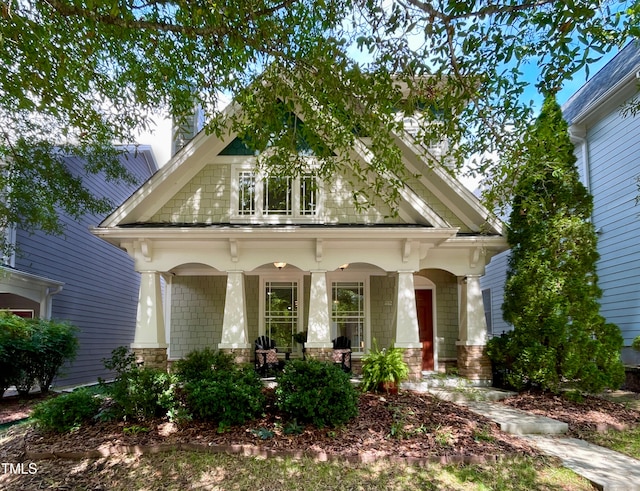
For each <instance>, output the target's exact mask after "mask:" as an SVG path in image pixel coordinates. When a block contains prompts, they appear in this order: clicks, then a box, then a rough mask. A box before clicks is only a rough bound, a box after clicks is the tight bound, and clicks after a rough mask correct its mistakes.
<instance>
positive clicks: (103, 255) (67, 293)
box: [0, 146, 157, 386]
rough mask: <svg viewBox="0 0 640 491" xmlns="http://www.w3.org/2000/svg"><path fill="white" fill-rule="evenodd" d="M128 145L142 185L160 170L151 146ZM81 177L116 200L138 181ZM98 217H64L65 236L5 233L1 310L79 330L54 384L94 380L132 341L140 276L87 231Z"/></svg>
mask: <svg viewBox="0 0 640 491" xmlns="http://www.w3.org/2000/svg"><path fill="white" fill-rule="evenodd" d="M126 150H127V151H126V152H125V153H124V154H123V155H122V157H121V159H122V161H123V163H124V164H125V165H126V166H127V168H128V169H129V170H130V172H131V173H132V174H133V175H134V176H135V178H136V180H137V181H138V184H141V183H142V182H144V181H145V180H146V179H147V178H149V176H150V175H152V174H153V173H154V172H155V171H156V170H157V165H156V162H155V159H154V157H153V154H152V152H151V148H150V147H146V146H140V147H138V148H137V149H133V148H130V149H126ZM66 162H67V165H68V166H69V168H70V169H71V170H72V171H77V172H80V171H81V170H82V168H83V162H82V161H80V160H79V159H77V158H70V157H69V158H67V159H66ZM85 179H86V181H85V182H86V185H87V187H88V188H89V189H90V190H91V191H92V192H93V193H94V194H95V195H96V196H99V197H108V198H109V199H111V200H112V201H113V203H115V204H119V203H121V202H123V201H124V200H125V199H126V198H128V197H129V196H130V195H131V193H132V192H133V191H135V189H136V185H128V184H114V183H113V182H107V181H106V180H105V179H104V177H103V176H101V175H90V176H87V177H86V178H85ZM103 219H104V216H96V215H86V216H84V217H83V218H81V219H79V220H75V219H73V218H71V217H69V216H62V220H63V222H64V224H65V233H64V235H62V236H53V235H48V234H45V233H43V232H39V231H38V232H35V233H33V234H30V233H28V232H26V231H24V230H20V229H17V230H12V231H10V232H9V238H10V240H11V241H12V242H13V243H14V244H15V247H16V248H17V253H16V254H14V255H13V256H11V257H6V258H4V260H3V265H2V266H0V309H12V310H16V311H19V312H20V313H22V314H23V315H27V316H34V317H41V318H53V319H56V320H65V321H68V322H70V323H71V324H73V325H75V326H77V327H78V328H79V329H80V332H79V342H80V347H79V351H78V355H77V357H76V359H75V361H74V362H73V363H72V364H71V365H70V366H68V367H65V369H64V372H65V374H63V376H61V377H60V378H59V379H58V380H56V381H55V382H54V383H55V385H57V386H66V385H76V384H82V383H87V382H95V381H96V379H97V377H99V376H103V377H104V376H106V372H105V370H104V367H103V364H102V359H103V358H106V357H109V356H110V354H111V350H113V349H114V348H116V347H118V346H122V345H127V346H128V345H129V344H130V343H131V341H132V340H133V335H134V331H135V324H136V309H137V304H138V289H139V284H140V278H139V274H138V273H136V272H135V271H134V270H133V261H132V260H131V258H130V257H129V256H128V255H127V253H126V252H124V251H121V250H118V249H116V248H114V247H112V246H110V245H109V244H107V243H105V242H104V241H102V240H99V239H98V238H96V237H94V236H93V235H92V234H91V233H90V232H89V227H90V226H93V225H95V224H96V223H99V222H100V221H101V220H103Z"/></svg>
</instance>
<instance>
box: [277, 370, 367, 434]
mask: <svg viewBox="0 0 640 491" xmlns="http://www.w3.org/2000/svg"><path fill="white" fill-rule="evenodd" d="M277 382H278V386H277V388H276V404H277V406H278V408H279V409H280V410H281V411H283V412H284V413H286V414H287V415H288V416H290V417H291V418H292V419H296V420H297V421H299V422H303V423H311V424H313V425H315V426H317V427H319V428H322V427H325V426H338V425H341V424H344V423H346V422H347V421H349V420H350V419H351V418H355V417H356V416H357V415H358V394H357V391H356V390H355V388H354V387H353V386H352V385H351V382H350V380H349V375H348V374H346V373H344V372H343V371H342V370H341V369H340V367H339V366H336V365H334V364H333V363H324V362H320V361H317V360H309V361H301V360H295V361H291V362H289V363H287V364H286V365H285V367H284V370H283V371H282V373H281V374H279V375H278V377H277Z"/></svg>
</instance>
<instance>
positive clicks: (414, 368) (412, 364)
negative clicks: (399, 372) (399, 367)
mask: <svg viewBox="0 0 640 491" xmlns="http://www.w3.org/2000/svg"><path fill="white" fill-rule="evenodd" d="M402 358H403V359H404V361H405V362H406V363H407V365H409V380H420V379H421V378H422V348H404V352H403V353H402Z"/></svg>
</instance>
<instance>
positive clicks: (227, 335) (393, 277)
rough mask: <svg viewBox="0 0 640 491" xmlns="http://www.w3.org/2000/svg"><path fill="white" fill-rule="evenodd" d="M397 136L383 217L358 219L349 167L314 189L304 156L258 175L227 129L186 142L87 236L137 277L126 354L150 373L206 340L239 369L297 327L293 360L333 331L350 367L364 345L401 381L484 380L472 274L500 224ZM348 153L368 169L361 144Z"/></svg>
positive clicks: (325, 348)
mask: <svg viewBox="0 0 640 491" xmlns="http://www.w3.org/2000/svg"><path fill="white" fill-rule="evenodd" d="M229 110H234V109H229ZM300 124H304V123H303V122H301V123H300ZM396 141H397V143H398V145H399V146H400V148H401V150H402V154H403V159H404V162H405V164H406V166H407V170H408V175H409V176H412V177H410V178H408V179H407V180H406V183H405V186H404V187H403V189H402V190H401V197H402V198H401V202H400V204H399V209H398V212H399V213H398V215H397V217H396V218H389V217H390V216H392V215H393V214H392V213H390V212H391V210H390V209H389V208H388V207H387V206H386V205H385V204H383V203H382V202H378V203H375V204H374V205H372V206H371V207H370V208H369V209H367V210H364V211H359V210H357V209H356V207H355V206H354V204H353V202H352V191H353V190H352V188H351V186H350V184H349V182H350V179H351V178H352V177H353V175H351V173H350V171H349V170H347V171H345V172H344V173H338V174H337V175H334V176H332V179H331V182H323V181H321V180H320V179H319V178H318V177H316V176H315V175H314V173H313V163H314V158H313V157H308V158H309V173H308V174H304V175H301V176H296V177H293V176H274V175H262V174H261V173H260V172H258V171H257V170H256V159H257V158H258V157H256V156H255V154H254V152H253V151H251V150H250V149H247V148H246V147H245V146H244V144H243V143H242V142H241V141H240V140H238V139H237V137H236V135H235V134H226V135H224V136H222V137H218V136H216V135H215V134H212V135H207V134H205V133H204V132H200V133H199V134H197V135H196V136H195V137H194V138H193V139H192V140H191V141H190V142H189V143H188V144H187V145H186V146H185V147H184V148H183V149H182V150H180V151H179V152H178V153H177V154H176V155H175V156H174V157H173V158H172V160H171V161H170V162H169V163H168V164H167V165H166V166H164V167H163V168H162V169H161V170H160V171H159V172H158V173H156V174H155V175H154V176H153V177H151V179H149V180H148V181H147V182H146V183H145V184H144V185H143V186H142V187H141V188H140V189H139V190H138V191H136V192H135V193H134V194H133V195H132V196H131V197H130V198H129V199H128V200H127V201H126V202H125V203H124V204H123V205H122V206H120V207H119V208H118V209H117V210H116V211H115V212H114V213H113V214H112V215H111V216H109V217H108V218H107V219H106V220H104V221H103V222H102V223H101V224H100V226H99V227H97V228H95V229H93V233H94V234H95V235H96V236H97V237H100V238H102V239H104V240H106V241H108V242H110V243H112V244H114V245H116V246H118V247H120V248H122V249H125V250H126V251H127V252H128V253H129V255H130V256H131V257H132V258H133V259H134V261H135V265H134V267H135V270H136V271H138V272H139V273H140V274H141V277H142V278H141V285H140V296H139V310H138V322H137V326H136V335H135V339H134V341H133V343H132V348H133V349H134V351H136V352H137V353H138V355H139V356H140V357H141V358H142V359H144V360H145V362H146V363H148V364H157V365H160V366H166V363H167V360H173V359H179V358H181V357H184V356H185V355H186V354H187V353H189V352H190V351H192V350H196V349H202V348H204V347H207V346H208V347H211V348H213V349H217V348H219V349H222V350H225V351H228V352H232V353H234V354H235V356H236V358H237V359H238V361H251V360H253V356H254V354H253V347H254V340H255V339H256V338H257V337H258V336H260V335H267V336H269V337H271V338H272V339H273V340H274V341H275V342H276V344H277V346H278V349H279V350H280V352H281V356H284V352H289V355H290V356H291V357H292V358H294V357H300V356H301V346H300V345H299V344H297V343H295V342H294V340H293V336H294V334H295V333H296V332H299V331H308V339H307V343H306V355H307V357H316V358H320V359H323V358H326V357H328V355H329V352H330V350H331V347H332V339H334V338H336V337H337V336H340V335H344V336H347V337H349V338H350V339H351V342H352V347H353V351H354V369H355V370H356V371H357V370H358V361H359V360H360V359H361V357H362V355H364V354H365V353H367V352H368V351H369V350H370V349H371V347H372V346H373V342H374V340H376V341H377V344H378V346H379V347H381V348H382V347H386V346H390V345H391V344H395V346H396V347H401V348H405V357H406V359H407V360H408V361H409V363H410V366H411V369H412V373H413V375H414V376H420V374H421V371H423V370H426V371H436V370H441V371H442V370H444V369H445V367H447V366H451V365H457V366H458V368H459V371H460V373H461V374H462V375H465V376H468V377H469V378H471V379H472V380H475V381H476V382H477V383H479V384H480V383H489V382H490V381H491V370H490V364H489V363H488V359H487V358H486V356H485V354H484V345H485V341H486V324H485V316H484V310H483V303H482V296H481V291H480V283H479V279H480V276H481V275H482V274H483V273H484V268H485V264H486V263H487V262H488V261H489V259H490V258H491V256H492V255H493V254H495V253H498V252H500V251H503V250H504V249H505V248H506V242H505V239H504V237H503V233H502V224H501V223H500V222H498V221H494V220H491V219H489V220H488V219H487V216H488V215H489V214H488V213H487V211H486V210H485V209H484V208H483V207H482V206H481V205H480V204H479V202H478V200H477V199H476V197H475V196H474V195H473V194H472V193H471V192H469V191H468V190H467V189H466V188H465V187H464V186H463V185H462V184H460V183H459V182H458V181H456V180H455V179H453V178H452V177H451V176H450V175H449V174H448V173H447V172H446V171H445V170H444V169H442V168H440V167H438V166H437V164H434V163H427V162H426V161H425V159H424V158H423V157H422V156H421V155H423V154H424V151H423V149H421V148H419V147H417V146H416V145H415V143H414V140H413V138H412V137H411V136H410V135H409V134H408V133H407V134H404V135H397V138H396ZM351 156H352V158H356V159H360V160H361V161H362V162H364V163H367V162H369V161H370V158H371V156H370V150H369V149H368V148H367V147H366V142H365V141H361V140H358V141H357V142H356V145H355V146H354V148H353V151H352V152H351Z"/></svg>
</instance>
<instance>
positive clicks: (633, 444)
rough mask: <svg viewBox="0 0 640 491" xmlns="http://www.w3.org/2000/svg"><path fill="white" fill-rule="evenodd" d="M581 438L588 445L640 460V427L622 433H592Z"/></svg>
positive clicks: (611, 431) (612, 431) (613, 431)
mask: <svg viewBox="0 0 640 491" xmlns="http://www.w3.org/2000/svg"><path fill="white" fill-rule="evenodd" d="M581 436H582V438H583V439H584V440H586V441H588V442H590V443H594V444H596V445H600V446H601V447H606V448H610V449H611V450H615V451H616V452H620V453H623V454H625V455H628V456H629V457H633V458H634V459H639V460H640V426H638V427H637V428H634V429H631V430H623V431H616V430H610V431H607V432H604V433H600V432H597V431H593V432H589V433H586V434H583V435H581Z"/></svg>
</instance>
